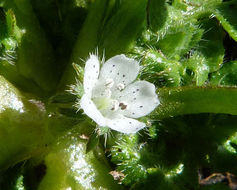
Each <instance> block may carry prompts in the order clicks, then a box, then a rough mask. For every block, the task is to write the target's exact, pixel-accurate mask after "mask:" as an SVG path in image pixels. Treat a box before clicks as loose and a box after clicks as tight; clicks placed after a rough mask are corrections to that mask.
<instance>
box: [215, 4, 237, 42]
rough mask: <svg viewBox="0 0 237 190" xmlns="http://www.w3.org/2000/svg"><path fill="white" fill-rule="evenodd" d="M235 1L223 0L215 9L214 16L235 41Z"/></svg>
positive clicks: (236, 30)
mask: <svg viewBox="0 0 237 190" xmlns="http://www.w3.org/2000/svg"><path fill="white" fill-rule="evenodd" d="M236 10H237V2H236V1H235V0H232V1H227V2H223V3H222V4H220V5H219V6H218V7H217V8H216V11H215V13H214V14H215V16H216V18H217V19H218V20H219V21H220V24H221V25H222V26H223V28H224V29H225V30H226V31H227V32H228V34H229V35H230V36H231V37H232V38H233V39H234V40H235V41H237V11H236Z"/></svg>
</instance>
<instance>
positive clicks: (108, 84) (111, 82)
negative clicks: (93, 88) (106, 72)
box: [105, 78, 114, 88]
mask: <svg viewBox="0 0 237 190" xmlns="http://www.w3.org/2000/svg"><path fill="white" fill-rule="evenodd" d="M113 85H114V80H113V79H111V78H107V79H106V80H105V86H106V87H107V88H112V87H113Z"/></svg>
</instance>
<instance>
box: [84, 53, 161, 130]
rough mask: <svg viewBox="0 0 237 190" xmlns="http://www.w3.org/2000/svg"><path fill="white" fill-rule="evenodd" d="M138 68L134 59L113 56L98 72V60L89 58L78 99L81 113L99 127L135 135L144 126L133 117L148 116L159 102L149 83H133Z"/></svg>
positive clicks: (95, 57)
mask: <svg viewBox="0 0 237 190" xmlns="http://www.w3.org/2000/svg"><path fill="white" fill-rule="evenodd" d="M139 68H140V67H139V63H138V62H137V61H135V60H134V59H130V58H127V57H126V56H125V55H117V56H114V57H112V58H110V59H109V60H108V61H106V62H105V63H104V64H103V65H102V68H101V70H100V62H99V59H98V57H97V56H96V55H90V57H89V59H88V60H87V61H86V64H85V71H84V81H83V87H84V95H83V96H82V98H81V100H80V107H81V108H82V109H83V110H84V113H85V114H86V115H88V116H89V117H90V118H91V119H93V120H94V121H95V122H96V123H97V124H98V125H99V126H101V127H106V126H107V127H109V128H111V129H113V130H116V131H119V132H122V133H136V132H137V131H139V130H140V129H142V128H144V127H145V126H146V125H145V123H142V122H140V121H138V120H136V119H134V118H139V117H142V116H145V115H147V114H149V113H150V112H151V111H153V110H154V109H155V108H156V107H157V105H159V104H160V102H159V100H158V98H157V95H156V93H155V86H154V85H153V84H151V83H149V82H147V81H136V82H133V81H134V80H135V79H136V78H137V75H138V72H139ZM132 82H133V83H132Z"/></svg>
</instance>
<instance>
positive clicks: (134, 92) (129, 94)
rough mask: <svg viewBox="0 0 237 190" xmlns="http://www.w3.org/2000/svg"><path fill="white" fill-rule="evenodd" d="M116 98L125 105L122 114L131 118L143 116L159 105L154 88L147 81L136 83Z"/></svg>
mask: <svg viewBox="0 0 237 190" xmlns="http://www.w3.org/2000/svg"><path fill="white" fill-rule="evenodd" d="M116 96H117V98H118V101H119V102H124V103H123V104H125V105H127V107H126V109H123V110H122V111H123V113H122V114H123V115H125V116H127V117H131V118H139V117H142V116H145V115H147V114H149V113H150V112H152V111H153V110H154V109H155V108H156V107H157V106H158V105H159V104H160V101H159V99H158V97H157V95H156V92H155V86H154V85H153V84H152V83H149V82H147V81H136V82H134V83H133V84H130V85H129V86H127V87H126V88H125V89H124V90H123V91H121V92H120V94H117V95H116Z"/></svg>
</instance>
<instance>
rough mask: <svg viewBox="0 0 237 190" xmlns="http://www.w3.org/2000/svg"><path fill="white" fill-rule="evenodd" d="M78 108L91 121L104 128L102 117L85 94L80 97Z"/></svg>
mask: <svg viewBox="0 0 237 190" xmlns="http://www.w3.org/2000/svg"><path fill="white" fill-rule="evenodd" d="M80 106H81V108H82V109H83V110H84V113H85V114H86V115H88V116H89V117H90V118H91V119H93V120H94V121H95V122H96V123H97V124H98V125H100V126H106V122H105V118H104V116H103V115H102V114H101V113H100V111H99V110H98V109H97V107H96V106H95V104H94V103H93V101H92V100H91V99H90V98H89V97H88V96H87V95H86V94H84V95H83V96H82V98H81V101H80Z"/></svg>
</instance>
